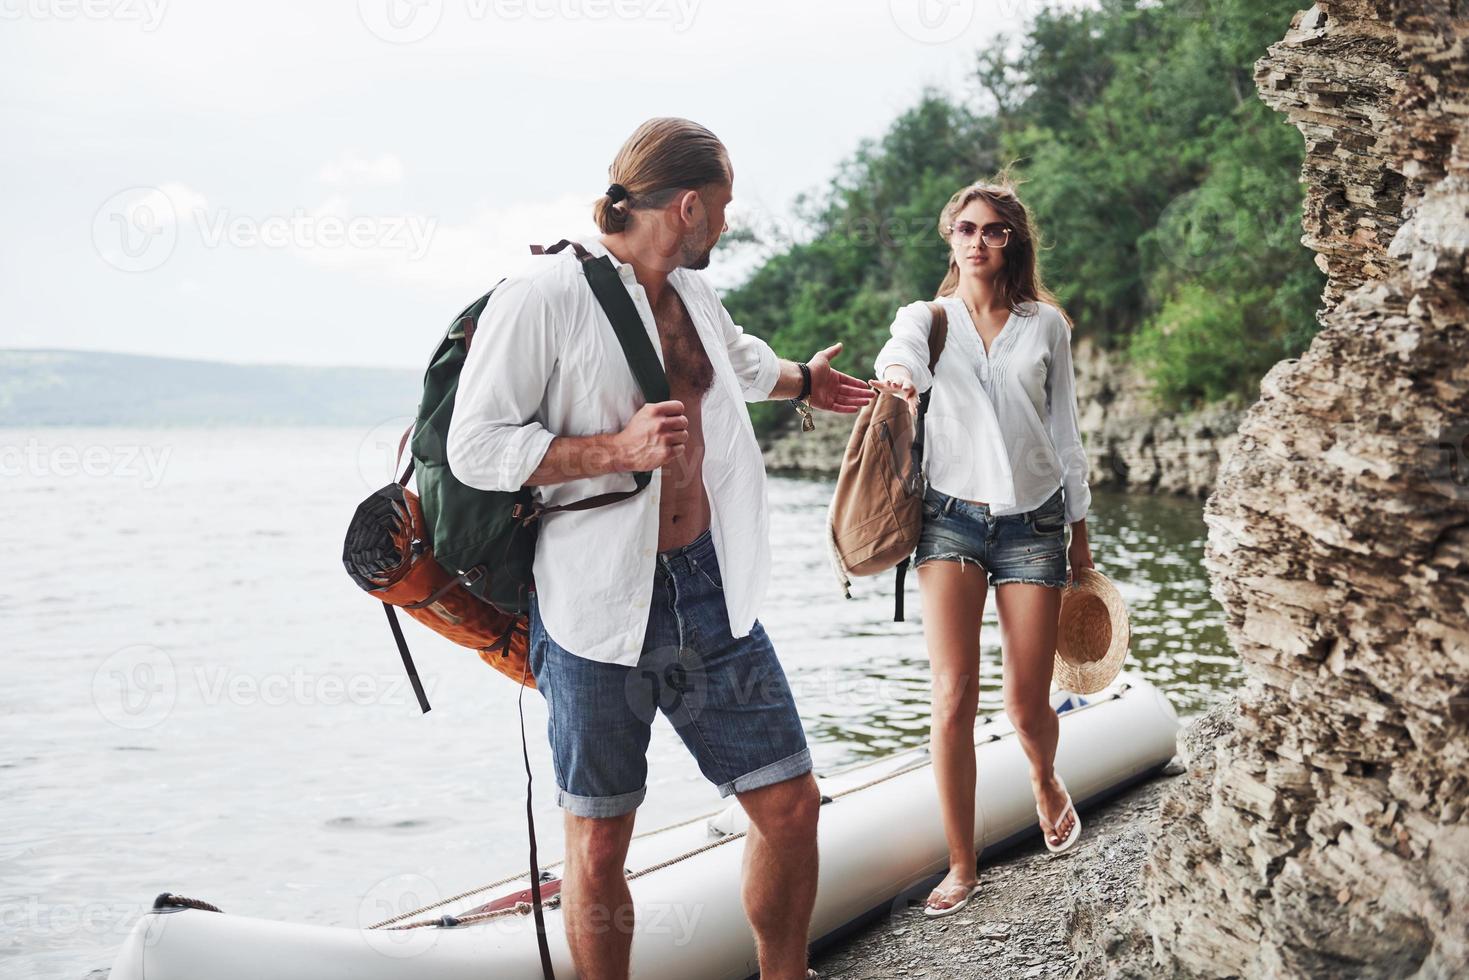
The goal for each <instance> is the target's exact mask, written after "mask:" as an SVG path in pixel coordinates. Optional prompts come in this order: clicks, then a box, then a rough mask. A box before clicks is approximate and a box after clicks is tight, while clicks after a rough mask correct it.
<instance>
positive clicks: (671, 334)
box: [653, 303, 714, 398]
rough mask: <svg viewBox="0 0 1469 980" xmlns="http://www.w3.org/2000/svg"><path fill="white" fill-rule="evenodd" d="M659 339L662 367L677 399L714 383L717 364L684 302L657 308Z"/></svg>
mask: <svg viewBox="0 0 1469 980" xmlns="http://www.w3.org/2000/svg"><path fill="white" fill-rule="evenodd" d="M653 318H654V320H655V321H656V322H657V325H658V340H659V343H660V344H661V345H662V347H663V370H664V373H666V374H667V375H668V386H669V388H670V389H671V390H672V392H673V397H674V398H679V397H680V395H683V396H687V395H700V394H703V393H704V392H706V391H708V390H709V388H710V387H711V386H713V384H714V365H713V364H712V363H711V362H710V360H709V355H708V353H707V352H706V351H705V350H704V342H703V341H702V340H701V339H700V338H699V331H698V329H697V328H696V327H695V326H694V321H693V320H692V318H690V317H689V314H688V311H687V310H686V309H684V306H683V304H682V303H676V304H668V305H665V306H664V307H663V308H660V309H657V310H654V313H653Z"/></svg>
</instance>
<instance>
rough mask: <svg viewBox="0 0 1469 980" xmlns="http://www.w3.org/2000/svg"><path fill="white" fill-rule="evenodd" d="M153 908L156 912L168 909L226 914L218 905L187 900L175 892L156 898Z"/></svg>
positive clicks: (191, 899)
mask: <svg viewBox="0 0 1469 980" xmlns="http://www.w3.org/2000/svg"><path fill="white" fill-rule="evenodd" d="M153 908H154V909H155V910H157V909H166V908H177V909H199V910H200V911H201V912H219V913H221V914H223V913H224V909H222V908H219V907H218V906H216V905H210V904H209V903H208V902H204V901H201V900H199V899H197V898H185V897H184V896H182V895H175V894H174V893H173V892H164V893H163V894H162V895H159V896H158V897H157V898H155V899H154V900H153Z"/></svg>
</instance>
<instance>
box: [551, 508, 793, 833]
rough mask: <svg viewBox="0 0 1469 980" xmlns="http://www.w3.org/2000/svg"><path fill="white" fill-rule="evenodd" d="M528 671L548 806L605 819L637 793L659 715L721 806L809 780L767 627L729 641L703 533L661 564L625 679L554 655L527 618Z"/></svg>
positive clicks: (664, 555) (617, 671)
mask: <svg viewBox="0 0 1469 980" xmlns="http://www.w3.org/2000/svg"><path fill="white" fill-rule="evenodd" d="M530 625H531V631H530V667H531V671H532V672H533V673H534V674H535V678H536V687H537V688H538V689H539V690H540V691H541V693H542V694H543V695H544V696H545V698H546V706H547V708H548V712H549V718H548V720H547V723H546V727H547V731H548V733H549V735H550V740H551V756H552V760H553V762H554V764H555V767H556V785H557V787H558V789H559V790H560V792H559V794H558V795H557V799H556V802H557V803H558V804H559V805H560V806H561V807H563V808H564V809H566V810H568V811H570V812H571V813H574V814H576V815H577V816H581V817H615V816H619V815H621V814H624V813H627V812H628V811H630V810H633V809H635V808H636V807H637V806H638V804H639V803H641V802H642V800H643V796H644V794H645V793H646V792H647V785H646V782H647V774H648V759H647V752H648V739H649V736H650V734H651V730H652V723H653V718H654V716H656V715H657V714H658V712H660V711H661V712H663V714H664V715H666V716H667V717H668V720H669V721H670V722H671V723H672V724H673V727H674V729H675V730H676V731H677V732H678V734H679V736H680V737H681V738H682V739H683V741H684V744H685V745H687V746H688V748H689V751H690V752H692V753H693V755H694V759H695V760H696V761H697V762H698V764H699V769H700V771H702V772H703V773H704V776H705V777H706V778H707V779H708V780H709V781H710V782H712V783H714V784H715V785H716V786H718V787H719V795H720V796H729V795H730V794H732V793H744V792H747V791H749V790H754V789H759V788H760V787H762V786H769V785H770V784H772V783H778V782H782V781H784V780H787V779H792V778H794V777H796V776H800V775H802V774H804V773H807V772H810V771H811V752H810V750H809V749H808V748H807V747H806V733H805V730H804V729H802V727H801V719H800V716H799V715H798V714H797V713H796V704H795V701H794V700H793V699H792V697H791V690H790V686H789V684H787V683H786V677H785V672H784V671H783V670H782V669H781V666H780V661H779V660H777V659H776V656H775V650H774V648H773V647H772V646H771V644H770V638H769V637H768V636H766V634H765V627H763V626H761V625H760V623H759V621H756V623H755V625H754V628H753V629H752V630H751V631H750V634H749V635H748V636H744V637H740V638H739V639H735V638H734V637H733V636H731V635H730V628H729V617H728V615H727V613H726V612H725V605H724V583H723V579H722V578H721V577H720V572H719V563H718V562H717V561H716V559H715V554H714V539H713V538H712V537H711V536H710V534H709V532H708V531H705V532H704V533H703V534H702V535H700V536H699V537H698V538H696V539H695V540H694V541H693V542H692V543H691V544H688V545H685V546H684V547H682V548H676V549H673V550H671V551H665V552H661V553H660V554H659V555H658V559H657V568H656V571H655V572H654V582H653V601H652V603H651V607H650V609H649V614H648V632H647V634H646V636H645V637H644V640H643V651H642V656H641V658H640V659H639V660H638V663H637V666H635V667H624V666H622V665H620V664H608V663H602V662H600V661H596V660H588V659H586V658H585V657H578V656H576V655H575V654H573V653H570V652H569V651H567V650H565V649H563V648H562V647H561V646H560V645H559V644H557V643H556V641H555V640H553V639H551V636H550V634H548V633H547V632H546V630H545V627H544V625H543V624H542V623H541V617H540V608H539V606H538V605H537V604H536V603H535V600H534V596H533V597H532V602H531V611H530Z"/></svg>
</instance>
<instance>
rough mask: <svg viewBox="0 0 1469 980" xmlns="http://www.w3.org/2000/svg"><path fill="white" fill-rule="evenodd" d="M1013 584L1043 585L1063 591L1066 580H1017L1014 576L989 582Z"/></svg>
mask: <svg viewBox="0 0 1469 980" xmlns="http://www.w3.org/2000/svg"><path fill="white" fill-rule="evenodd" d="M1013 582H1020V583H1022V584H1025V585H1044V586H1046V587H1047V588H1051V589H1064V588H1066V580H1065V579H1064V578H1063V579H1054V578H1018V577H1015V576H1011V577H1010V578H997V579H993V580H992V581H991V582H990V584H991V585H1010V584H1011V583H1013Z"/></svg>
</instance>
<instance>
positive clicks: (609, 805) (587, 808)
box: [556, 786, 648, 819]
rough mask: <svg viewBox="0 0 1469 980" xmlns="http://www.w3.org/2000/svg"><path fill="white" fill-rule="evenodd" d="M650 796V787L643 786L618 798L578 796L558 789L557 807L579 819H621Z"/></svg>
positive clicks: (617, 796)
mask: <svg viewBox="0 0 1469 980" xmlns="http://www.w3.org/2000/svg"><path fill="white" fill-rule="evenodd" d="M647 795H648V787H646V786H643V787H641V788H640V789H635V790H633V791H632V792H631V793H619V794H618V795H616V796H577V795H576V794H575V793H568V792H566V790H564V789H561V788H560V787H557V790H556V805H557V806H559V807H561V809H563V810H565V811H566V812H568V813H571V814H573V815H575V816H578V817H591V818H594V819H596V818H602V819H605V818H607V817H620V816H622V815H623V814H624V813H631V812H632V811H633V810H636V809H637V808H638V806H639V804H641V803H642V802H643V797H645V796H647Z"/></svg>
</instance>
